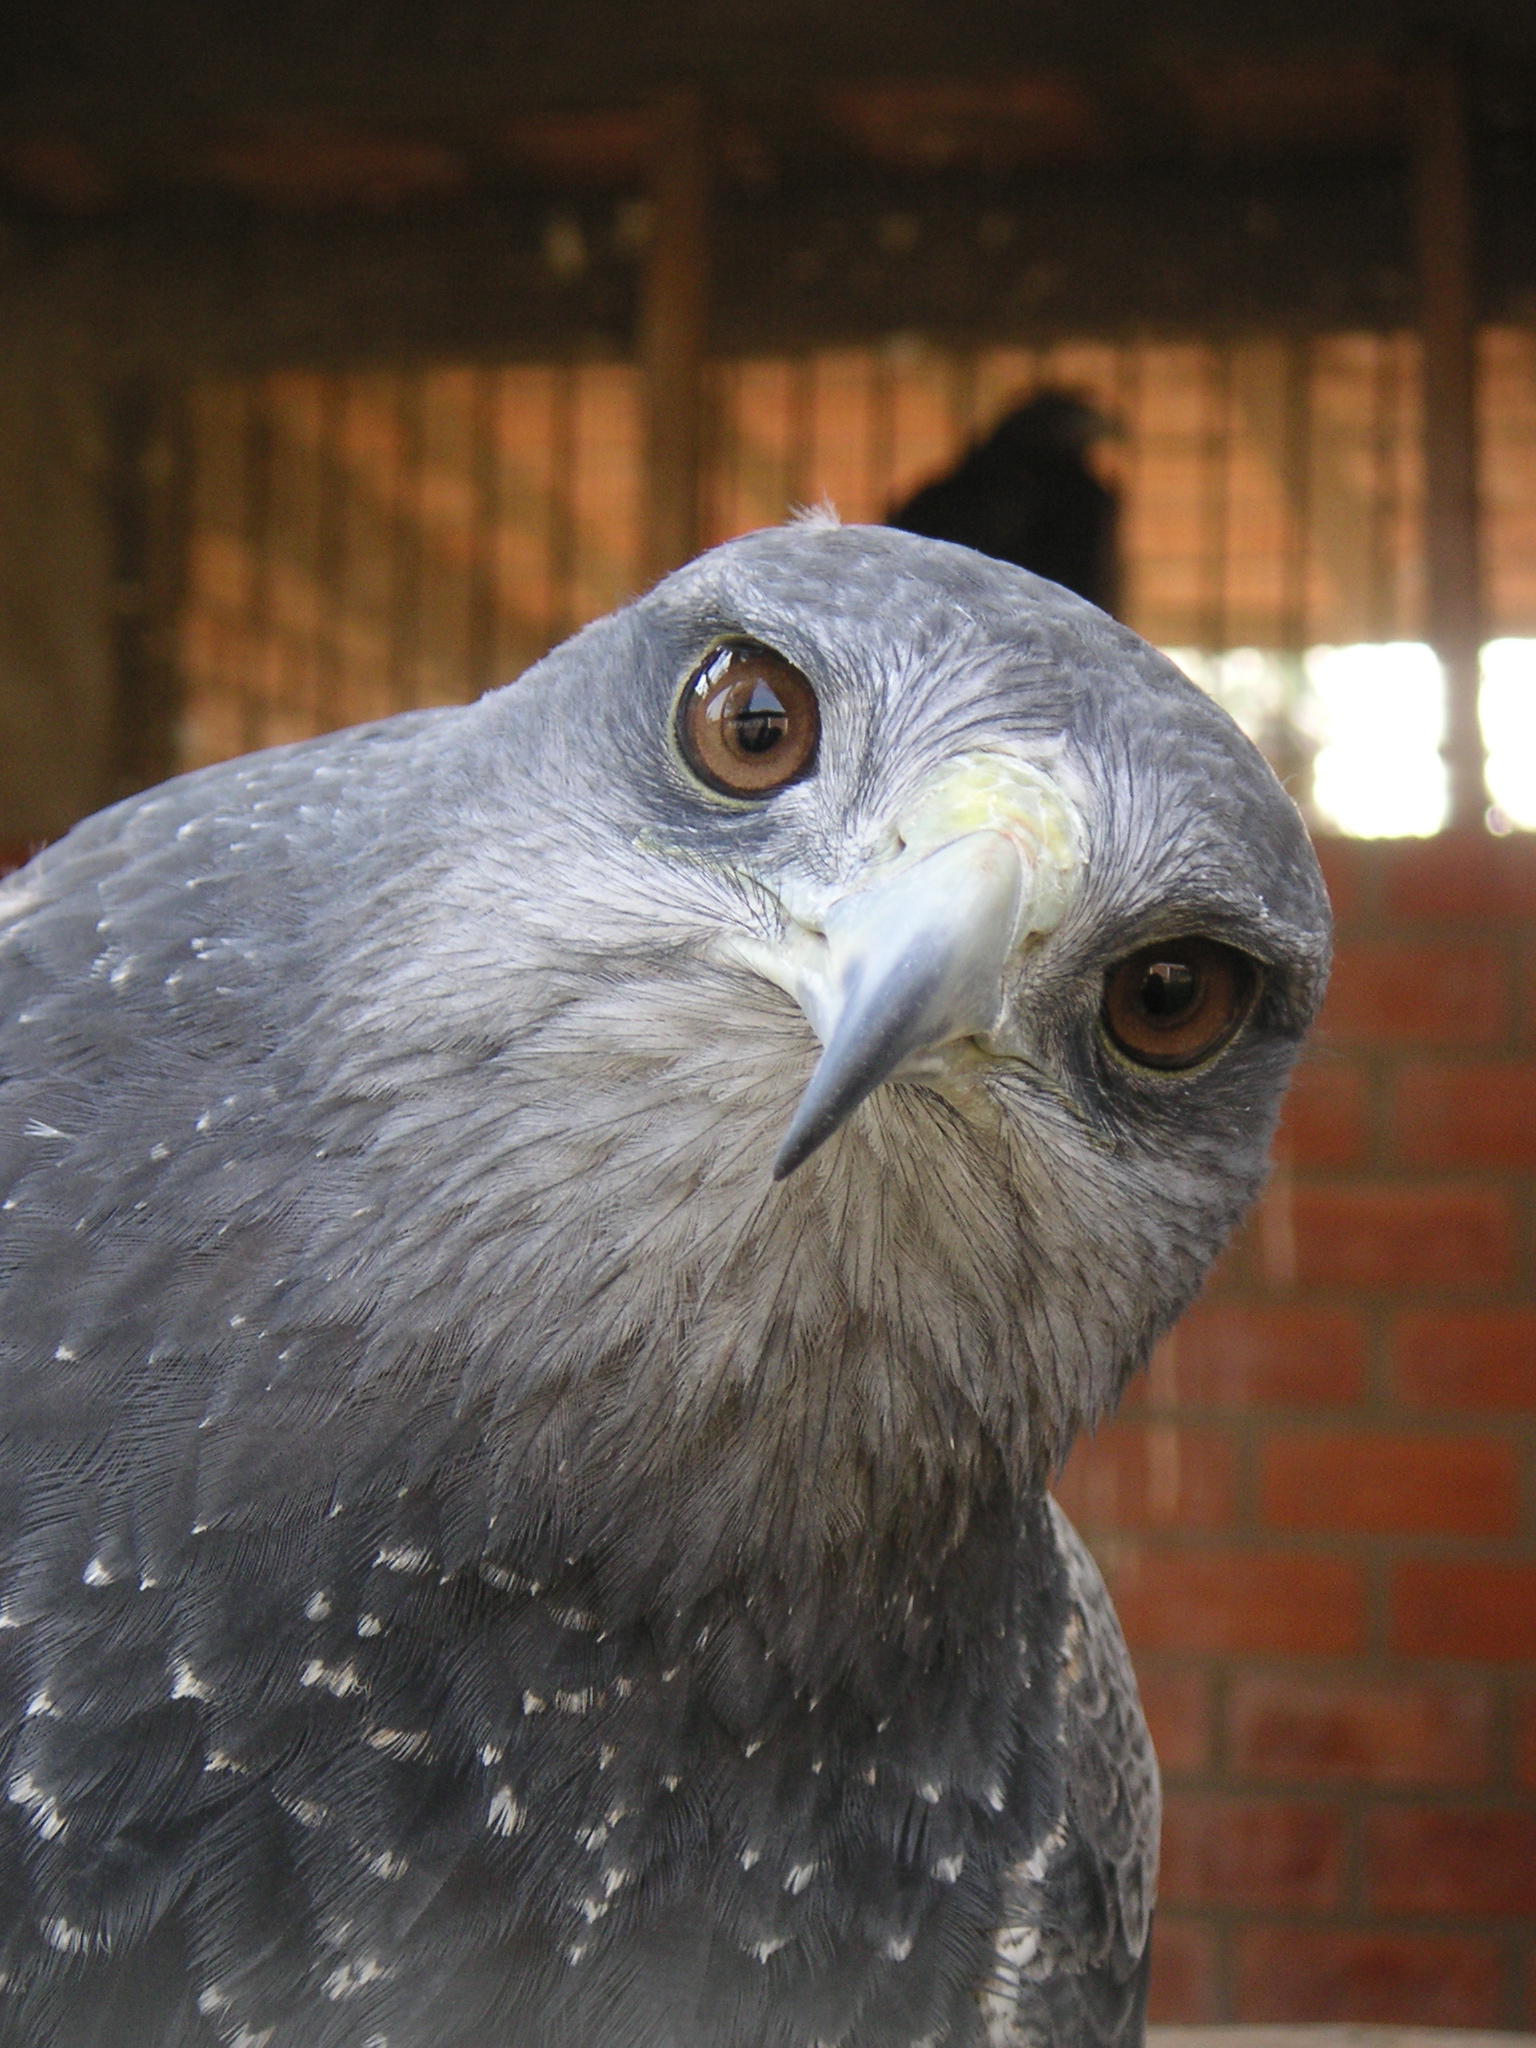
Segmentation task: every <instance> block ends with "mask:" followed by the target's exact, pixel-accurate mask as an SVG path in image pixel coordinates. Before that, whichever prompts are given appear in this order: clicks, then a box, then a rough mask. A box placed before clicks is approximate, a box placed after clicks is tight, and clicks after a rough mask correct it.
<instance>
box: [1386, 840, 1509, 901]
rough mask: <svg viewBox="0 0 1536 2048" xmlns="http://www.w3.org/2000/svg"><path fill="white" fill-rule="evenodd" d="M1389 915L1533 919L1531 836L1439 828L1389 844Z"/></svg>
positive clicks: (1387, 884)
mask: <svg viewBox="0 0 1536 2048" xmlns="http://www.w3.org/2000/svg"><path fill="white" fill-rule="evenodd" d="M1385 901H1386V909H1387V912H1388V915H1389V916H1393V917H1413V918H1419V917H1425V918H1430V917H1434V918H1449V919H1454V920H1455V922H1456V923H1458V924H1461V923H1465V922H1468V921H1474V922H1488V921H1491V922H1496V923H1506V922H1517V921H1519V920H1521V919H1524V920H1527V921H1529V920H1532V919H1536V841H1533V840H1532V839H1531V838H1530V837H1529V835H1527V834H1525V833H1518V834H1516V835H1514V836H1513V837H1511V838H1509V839H1490V838H1489V837H1488V836H1487V835H1486V834H1484V833H1481V832H1468V833H1459V832H1455V833H1453V832H1443V833H1441V834H1440V836H1439V837H1438V838H1436V839H1424V840H1420V841H1419V842H1417V843H1416V844H1412V845H1402V846H1394V847H1393V848H1392V849H1391V852H1390V854H1389V856H1388V866H1387V872H1386V876H1385Z"/></svg>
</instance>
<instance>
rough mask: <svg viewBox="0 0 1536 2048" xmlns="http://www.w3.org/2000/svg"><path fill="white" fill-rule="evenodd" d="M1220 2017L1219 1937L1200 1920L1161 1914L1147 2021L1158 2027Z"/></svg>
mask: <svg viewBox="0 0 1536 2048" xmlns="http://www.w3.org/2000/svg"><path fill="white" fill-rule="evenodd" d="M1216 2017H1217V1999H1216V1936H1215V1932H1214V1930H1213V1929H1212V1928H1210V1927H1207V1926H1205V1925H1204V1924H1203V1923H1202V1922H1201V1921H1199V1920H1190V1919H1185V1918H1184V1917H1182V1916H1181V1915H1179V1914H1177V1913H1165V1912H1162V1911H1159V1913H1158V1916H1157V1925H1156V1927H1155V1928H1154V1929H1153V1932H1152V1982H1151V1984H1150V1986H1149V1987H1148V1991H1147V2018H1148V2019H1149V2020H1150V2021H1151V2022H1152V2024H1153V2025H1154V2026H1155V2027H1165V2026H1171V2025H1177V2024H1179V2023H1181V2022H1182V2023H1183V2024H1184V2025H1186V2026H1190V2025H1199V2024H1200V2022H1202V2021H1209V2020H1214V2019H1215V2018H1216Z"/></svg>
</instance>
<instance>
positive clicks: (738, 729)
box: [726, 683, 789, 754]
mask: <svg viewBox="0 0 1536 2048" xmlns="http://www.w3.org/2000/svg"><path fill="white" fill-rule="evenodd" d="M726 722H727V724H728V725H729V726H730V728H731V738H732V739H733V740H734V741H735V743H736V745H737V746H738V747H740V749H741V751H742V752H743V753H744V754H766V753H768V752H769V751H770V750H771V749H772V748H774V747H776V746H777V745H778V744H779V741H780V740H781V739H783V737H784V735H785V734H786V733H787V732H788V731H789V713H788V712H787V711H786V710H785V709H784V704H783V700H782V699H781V698H780V696H779V694H778V692H777V691H776V690H774V689H772V688H771V687H770V686H769V685H768V684H767V683H755V684H754V685H753V687H752V694H751V696H750V697H749V698H748V699H747V701H746V703H745V704H737V705H733V706H732V708H731V710H730V711H729V712H728V713H727V715H726Z"/></svg>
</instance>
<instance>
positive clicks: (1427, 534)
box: [1409, 48, 1488, 828]
mask: <svg viewBox="0 0 1536 2048" xmlns="http://www.w3.org/2000/svg"><path fill="white" fill-rule="evenodd" d="M1409 106H1410V112H1411V122H1412V136H1413V159H1414V162H1413V168H1414V226H1415V231H1416V233H1415V239H1416V242H1417V255H1418V274H1419V322H1420V330H1421V334H1422V337H1423V347H1424V551H1425V571H1426V575H1425V583H1426V592H1425V595H1426V600H1427V618H1426V621H1425V624H1426V629H1427V632H1428V637H1429V640H1430V643H1431V645H1432V646H1433V647H1434V649H1435V651H1436V653H1437V654H1438V655H1439V656H1440V659H1441V661H1442V663H1443V664H1444V667H1445V676H1446V695H1447V717H1446V729H1445V742H1444V746H1443V749H1442V751H1443V752H1444V755H1445V760H1446V765H1447V768H1448V769H1449V771H1450V795H1451V816H1450V822H1451V824H1452V825H1453V826H1474V827H1478V828H1481V827H1482V825H1483V823H1484V819H1485V816H1486V813H1487V809H1488V791H1487V785H1486V783H1485V781H1484V777H1483V766H1484V748H1483V735H1482V728H1481V726H1480V724H1479V722H1478V704H1477V694H1478V650H1479V647H1480V645H1481V642H1482V627H1483V619H1482V593H1481V580H1480V575H1479V566H1478V521H1477V514H1478V504H1477V410H1476V402H1477V382H1476V379H1477V309H1476V299H1475V280H1474V237H1475V228H1474V215H1473V192H1472V168H1471V163H1470V160H1469V150H1468V138H1467V109H1466V91H1465V85H1464V82H1463V77H1462V73H1461V70H1460V67H1459V65H1458V63H1457V61H1456V58H1455V55H1454V53H1452V52H1451V51H1449V50H1446V49H1443V48H1433V49H1429V50H1426V51H1425V52H1424V53H1423V55H1422V56H1421V57H1420V59H1419V60H1418V62H1417V64H1416V65H1415V67H1414V70H1413V73H1412V76H1411V79H1410V93H1409Z"/></svg>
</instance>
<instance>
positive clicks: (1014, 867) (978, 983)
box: [773, 754, 1082, 1180]
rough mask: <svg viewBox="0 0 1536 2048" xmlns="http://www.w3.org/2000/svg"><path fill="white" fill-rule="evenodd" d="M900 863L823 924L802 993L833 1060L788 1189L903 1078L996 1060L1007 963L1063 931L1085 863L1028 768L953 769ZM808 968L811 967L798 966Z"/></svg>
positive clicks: (797, 1124)
mask: <svg viewBox="0 0 1536 2048" xmlns="http://www.w3.org/2000/svg"><path fill="white" fill-rule="evenodd" d="M897 822H898V829H899V835H900V839H901V843H902V847H903V853H902V855H901V856H900V857H899V858H898V860H897V861H896V862H895V863H893V864H890V865H886V866H884V867H883V868H882V869H881V870H877V872H876V874H875V875H874V876H872V878H871V885H870V886H868V887H866V888H863V889H859V890H856V891H854V892H853V893H851V894H848V895H844V896H841V897H839V898H837V899H836V900H834V901H833V902H832V903H830V904H829V905H827V906H826V907H825V908H824V909H823V910H822V912H821V915H820V917H819V920H818V922H819V925H820V933H821V943H819V944H818V945H817V946H816V948H815V955H814V960H813V961H812V960H806V961H805V965H804V967H803V968H802V971H801V973H800V974H799V975H798V976H797V977H796V985H795V993H796V995H797V996H798V998H799V1000H800V1003H801V1005H802V1007H803V1008H804V1009H805V1010H806V1012H807V1014H808V1015H809V1017H810V1019H811V1021H812V1023H813V1024H814V1025H815V1027H816V1029H817V1032H818V1035H819V1036H820V1038H821V1040H822V1044H823V1047H824V1050H823V1052H822V1055H821V1059H820V1061H819V1062H818V1064H817V1067H816V1071H815V1072H814V1073H813V1074H812V1076H811V1079H810V1083H809V1085H808V1086H807V1088H806V1091H805V1093H804V1095H803V1096H802V1097H801V1098H800V1104H799V1107H798V1108H797V1109H796V1111H795V1114H794V1116H793V1118H792V1119H791V1121H790V1126H789V1129H788V1130H787V1131H786V1132H785V1134H784V1142H783V1144H782V1145H781V1146H780V1147H779V1152H778V1157H777V1158H776V1159H775V1160H774V1164H773V1176H774V1179H775V1180H783V1179H784V1177H785V1176H786V1175H787V1174H790V1173H793V1172H794V1170H795V1168H796V1167H797V1166H799V1165H801V1164H802V1163H803V1162H804V1161H805V1160H806V1159H808V1158H809V1157H810V1155H811V1154H812V1153H813V1152H814V1151H815V1150H816V1148H817V1146H818V1145H820V1144H822V1143H824V1142H825V1140H826V1139H827V1138H829V1137H830V1136H831V1135H832V1133H833V1132H834V1131H835V1130H836V1129H837V1128H838V1126H839V1125H840V1124H841V1123H843V1122H844V1121H845V1119H846V1118H848V1117H849V1116H851V1115H852V1113H853V1111H854V1110H855V1109H857V1107H858V1106H859V1104H860V1103H861V1102H862V1101H863V1100H864V1098H865V1097H866V1096H867V1095H870V1094H872V1093H873V1091H874V1090H875V1089H876V1088H878V1087H879V1086H880V1084H881V1083H882V1082H883V1081H888V1080H891V1079H892V1078H893V1077H894V1076H896V1075H898V1074H902V1073H905V1074H907V1075H908V1076H912V1077H917V1076H919V1075H920V1074H921V1073H922V1071H923V1063H924V1060H925V1056H926V1057H927V1059H928V1060H930V1061H931V1062H932V1064H931V1065H930V1068H929V1071H932V1072H935V1073H937V1072H939V1071H941V1064H940V1062H938V1061H937V1060H936V1059H934V1056H935V1055H938V1054H939V1053H940V1052H941V1049H942V1048H945V1047H951V1046H954V1045H956V1044H957V1043H960V1042H962V1041H965V1040H968V1039H970V1040H979V1041H981V1043H982V1045H983V1046H984V1047H986V1049H988V1050H993V1051H996V1050H1000V1049H1002V1048H1000V1047H998V1046H997V1045H996V1044H995V1043H992V1042H990V1041H994V1039H995V1034H996V1032H997V1028H998V1026H999V1024H1000V1022H1001V1020H1002V1017H1003V1013H1004V1007H1005V995H1004V977H1005V973H1006V970H1007V968H1008V965H1009V962H1010V960H1011V959H1012V958H1013V956H1014V955H1015V953H1016V952H1017V951H1018V949H1019V948H1020V947H1021V946H1022V944H1023V943H1024V941H1025V940H1026V939H1027V938H1028V937H1029V936H1030V935H1031V934H1034V933H1041V932H1046V931H1050V930H1052V929H1053V928H1054V927H1055V925H1056V924H1058V923H1059V922H1060V920H1061V917H1062V915H1063V913H1064V911H1065V909H1066V905H1067V901H1068V899H1069V897H1070V894H1071V892H1072V886H1073V884H1074V883H1075V880H1076V877H1077V874H1078V871H1079V869H1080V867H1081V864H1082V836H1081V832H1080V828H1079V824H1078V815H1077V811H1076V807H1075V806H1074V805H1072V804H1071V803H1070V801H1069V800H1067V799H1066V798H1065V797H1064V795H1063V793H1062V792H1061V790H1060V789H1059V787H1058V786H1057V785H1055V784H1054V783H1053V782H1052V781H1051V780H1050V778H1048V777H1046V776H1045V775H1043V774H1042V773H1041V772H1040V771H1039V770H1038V769H1035V768H1034V767H1033V766H1032V765H1028V764H1024V763H1013V762H1011V761H1009V760H1008V759H1007V758H1006V757H999V756H996V755H974V754H973V755H967V756H964V757H962V758H961V759H960V760H959V761H956V762H953V763H951V764H950V765H949V767H948V768H947V769H946V770H945V771H943V772H941V774H940V775H939V776H938V777H936V778H935V780H934V782H933V783H932V784H930V785H929V787H928V789H927V790H926V791H925V792H923V793H921V795H920V797H919V799H918V801H917V802H916V803H915V804H914V805H913V806H912V808H911V810H910V811H909V813H908V814H907V816H906V817H904V818H903V819H901V820H898V821H897ZM802 957H803V956H802Z"/></svg>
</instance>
